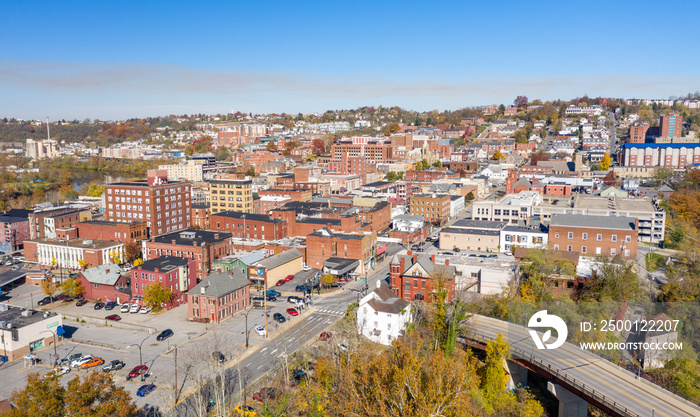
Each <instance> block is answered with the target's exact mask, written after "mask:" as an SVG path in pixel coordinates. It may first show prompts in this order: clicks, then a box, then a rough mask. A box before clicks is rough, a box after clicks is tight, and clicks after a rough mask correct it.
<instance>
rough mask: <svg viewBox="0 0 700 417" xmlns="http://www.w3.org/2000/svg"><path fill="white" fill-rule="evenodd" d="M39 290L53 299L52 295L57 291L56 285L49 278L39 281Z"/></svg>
mask: <svg viewBox="0 0 700 417" xmlns="http://www.w3.org/2000/svg"><path fill="white" fill-rule="evenodd" d="M41 290H42V291H43V292H44V294H46V295H48V296H50V297H53V295H54V294H56V292H57V291H58V283H57V282H54V280H53V279H52V278H51V277H46V278H44V280H43V281H41Z"/></svg>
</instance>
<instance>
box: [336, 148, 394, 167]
mask: <svg viewBox="0 0 700 417" xmlns="http://www.w3.org/2000/svg"><path fill="white" fill-rule="evenodd" d="M392 151H393V148H392V147H391V145H379V144H359V145H355V144H339V145H333V146H331V157H332V158H333V160H334V161H339V160H342V159H343V156H344V155H346V157H348V158H352V157H362V156H364V159H365V160H366V161H367V162H368V163H370V164H378V163H381V162H387V161H391V160H392V159H393V155H392Z"/></svg>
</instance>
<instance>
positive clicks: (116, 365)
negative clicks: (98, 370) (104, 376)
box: [102, 359, 126, 372]
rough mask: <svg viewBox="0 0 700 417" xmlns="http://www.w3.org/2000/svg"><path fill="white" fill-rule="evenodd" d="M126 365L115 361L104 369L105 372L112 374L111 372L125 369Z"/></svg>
mask: <svg viewBox="0 0 700 417" xmlns="http://www.w3.org/2000/svg"><path fill="white" fill-rule="evenodd" d="M125 365H126V364H125V363H124V362H122V361H120V360H118V359H117V360H114V361H112V362H110V363H108V364H107V365H105V366H103V367H102V371H103V372H111V371H118V370H120V369H123V368H124V366H125Z"/></svg>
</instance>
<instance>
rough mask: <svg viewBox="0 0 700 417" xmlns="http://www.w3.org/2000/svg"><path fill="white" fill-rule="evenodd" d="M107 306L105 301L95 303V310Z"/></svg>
mask: <svg viewBox="0 0 700 417" xmlns="http://www.w3.org/2000/svg"><path fill="white" fill-rule="evenodd" d="M104 306H105V303H95V307H93V308H94V309H95V310H102V309H103V308H104Z"/></svg>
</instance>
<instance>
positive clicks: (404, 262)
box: [399, 256, 406, 274]
mask: <svg viewBox="0 0 700 417" xmlns="http://www.w3.org/2000/svg"><path fill="white" fill-rule="evenodd" d="M405 270H406V260H405V258H404V257H403V256H402V257H401V269H400V270H399V273H400V274H403V272H404V271H405Z"/></svg>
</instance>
